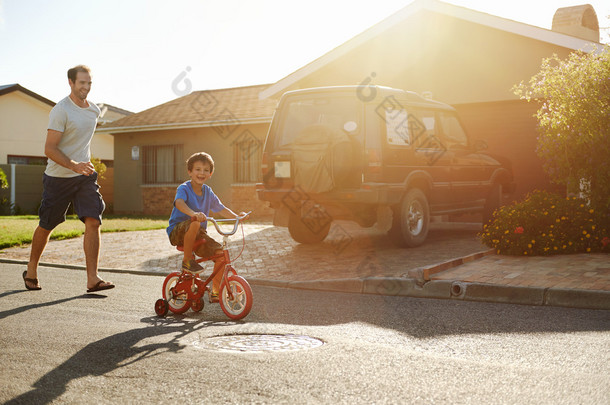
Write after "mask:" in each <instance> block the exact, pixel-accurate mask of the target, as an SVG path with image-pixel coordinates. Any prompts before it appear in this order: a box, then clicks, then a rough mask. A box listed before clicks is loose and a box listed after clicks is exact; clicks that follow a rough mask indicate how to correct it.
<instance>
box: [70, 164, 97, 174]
mask: <svg viewBox="0 0 610 405" xmlns="http://www.w3.org/2000/svg"><path fill="white" fill-rule="evenodd" d="M70 169H72V171H73V172H76V173H78V174H84V175H85V176H90V175H92V174H93V173H95V168H94V167H93V163H91V162H78V163H77V162H74V165H73V166H72V167H71V168H70Z"/></svg>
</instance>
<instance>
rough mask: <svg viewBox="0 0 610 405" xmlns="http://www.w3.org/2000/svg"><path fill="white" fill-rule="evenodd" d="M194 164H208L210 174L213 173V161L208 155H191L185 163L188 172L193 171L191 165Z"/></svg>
mask: <svg viewBox="0 0 610 405" xmlns="http://www.w3.org/2000/svg"><path fill="white" fill-rule="evenodd" d="M195 162H203V163H207V164H209V165H210V173H213V172H214V159H212V156H210V155H209V154H207V153H205V152H197V153H193V154H192V155H191V157H190V158H188V160H187V161H186V168H187V170H188V171H189V172H190V171H191V170H193V165H194V164H195Z"/></svg>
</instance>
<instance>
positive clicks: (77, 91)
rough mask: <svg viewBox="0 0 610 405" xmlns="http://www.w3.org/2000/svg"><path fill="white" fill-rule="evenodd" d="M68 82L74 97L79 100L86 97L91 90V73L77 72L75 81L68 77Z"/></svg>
mask: <svg viewBox="0 0 610 405" xmlns="http://www.w3.org/2000/svg"><path fill="white" fill-rule="evenodd" d="M68 83H70V89H71V90H72V94H73V95H74V96H75V97H77V98H79V99H81V100H86V99H87V94H89V91H90V90H91V75H89V73H87V72H77V73H76V81H74V82H72V80H70V79H68Z"/></svg>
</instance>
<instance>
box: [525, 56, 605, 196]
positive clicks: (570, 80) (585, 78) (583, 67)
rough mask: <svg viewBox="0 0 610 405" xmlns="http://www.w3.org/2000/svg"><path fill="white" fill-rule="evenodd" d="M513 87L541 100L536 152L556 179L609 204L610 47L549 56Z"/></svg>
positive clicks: (574, 190)
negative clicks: (527, 79) (567, 55)
mask: <svg viewBox="0 0 610 405" xmlns="http://www.w3.org/2000/svg"><path fill="white" fill-rule="evenodd" d="M514 91H515V94H517V95H519V96H520V97H521V98H522V99H526V100H527V101H532V100H534V101H537V102H539V103H540V104H541V106H540V108H539V110H538V112H537V113H536V117H537V119H538V122H539V137H538V147H537V153H538V155H539V156H540V157H541V158H542V159H543V162H544V168H545V170H546V172H547V173H548V174H549V176H550V177H551V179H552V180H553V181H554V182H556V183H559V184H563V185H566V186H567V188H568V192H569V193H578V192H579V191H582V192H583V193H584V194H585V196H586V198H587V199H589V200H590V201H591V203H592V204H594V205H598V206H600V205H601V207H605V208H610V47H608V46H604V47H603V48H601V49H598V50H596V51H594V52H591V53H585V52H574V53H572V54H571V55H570V56H569V57H568V58H567V59H564V60H562V59H560V58H559V57H557V55H553V57H551V58H548V59H544V60H543V62H542V66H541V69H540V72H538V73H537V74H536V75H534V76H533V77H532V78H531V79H530V81H529V84H524V83H523V82H521V84H519V85H518V86H515V88H514Z"/></svg>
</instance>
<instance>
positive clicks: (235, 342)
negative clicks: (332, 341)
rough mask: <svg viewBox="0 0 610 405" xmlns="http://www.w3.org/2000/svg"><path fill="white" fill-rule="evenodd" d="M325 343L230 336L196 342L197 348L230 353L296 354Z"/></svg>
mask: <svg viewBox="0 0 610 405" xmlns="http://www.w3.org/2000/svg"><path fill="white" fill-rule="evenodd" d="M323 344H324V342H323V341H322V340H320V339H316V338H313V337H311V336H301V335H230V336H215V337H209V338H205V339H201V340H200V341H198V342H195V346H197V347H200V348H203V349H212V350H220V351H228V352H241V353H244V352H254V353H257V352H294V351H297V350H305V349H313V348H315V347H320V346H322V345H323Z"/></svg>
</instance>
